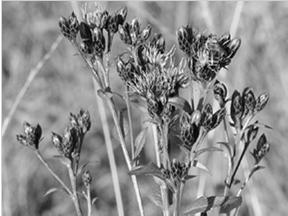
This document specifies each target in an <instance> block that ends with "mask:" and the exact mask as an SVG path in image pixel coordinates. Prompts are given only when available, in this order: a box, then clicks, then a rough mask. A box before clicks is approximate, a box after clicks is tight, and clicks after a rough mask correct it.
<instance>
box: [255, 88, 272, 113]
mask: <svg viewBox="0 0 288 216" xmlns="http://www.w3.org/2000/svg"><path fill="white" fill-rule="evenodd" d="M268 100H269V94H268V93H262V94H261V95H260V96H259V97H258V98H257V101H256V107H255V110H256V112H260V111H261V110H262V109H263V108H264V107H265V106H266V104H267V102H268Z"/></svg>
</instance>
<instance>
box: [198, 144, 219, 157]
mask: <svg viewBox="0 0 288 216" xmlns="http://www.w3.org/2000/svg"><path fill="white" fill-rule="evenodd" d="M213 151H219V152H223V150H222V149H221V148H217V147H214V146H212V147H208V148H202V149H200V150H198V151H196V152H195V157H199V156H200V155H201V154H203V153H205V152H213Z"/></svg>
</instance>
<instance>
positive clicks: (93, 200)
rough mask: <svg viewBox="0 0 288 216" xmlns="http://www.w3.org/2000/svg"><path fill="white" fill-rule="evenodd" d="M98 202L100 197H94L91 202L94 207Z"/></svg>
mask: <svg viewBox="0 0 288 216" xmlns="http://www.w3.org/2000/svg"><path fill="white" fill-rule="evenodd" d="M97 200H98V197H94V198H93V199H92V201H91V203H92V205H94V203H95V202H96V201H97Z"/></svg>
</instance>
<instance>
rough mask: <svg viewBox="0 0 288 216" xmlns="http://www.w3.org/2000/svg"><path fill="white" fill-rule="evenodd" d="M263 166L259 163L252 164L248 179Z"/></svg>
mask: <svg viewBox="0 0 288 216" xmlns="http://www.w3.org/2000/svg"><path fill="white" fill-rule="evenodd" d="M264 168H265V167H264V166H260V165H256V166H254V167H253V169H252V170H251V171H250V173H249V176H248V179H250V178H251V177H252V175H253V174H254V173H255V172H257V171H258V170H261V169H264Z"/></svg>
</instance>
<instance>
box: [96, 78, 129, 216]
mask: <svg viewBox="0 0 288 216" xmlns="http://www.w3.org/2000/svg"><path fill="white" fill-rule="evenodd" d="M93 84H94V89H95V96H96V100H97V105H98V112H99V116H100V121H101V125H102V129H103V134H104V139H105V144H106V149H107V154H108V160H109V164H110V169H111V174H112V183H113V188H114V192H115V199H116V205H117V210H118V214H119V216H123V215H124V207H123V200H122V195H121V190H120V184H119V177H118V173H117V166H116V161H115V156H114V151H113V145H112V140H111V134H110V129H109V124H108V120H107V113H106V109H105V105H104V101H103V100H102V99H101V98H100V97H99V96H98V94H97V90H98V86H97V82H96V80H95V79H93Z"/></svg>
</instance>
